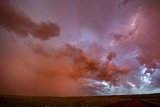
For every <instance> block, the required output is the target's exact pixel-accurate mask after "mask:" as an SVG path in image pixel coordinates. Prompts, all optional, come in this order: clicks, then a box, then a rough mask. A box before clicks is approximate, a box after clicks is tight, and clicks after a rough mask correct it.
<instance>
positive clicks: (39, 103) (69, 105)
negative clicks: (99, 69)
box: [0, 94, 160, 107]
mask: <svg viewBox="0 0 160 107" xmlns="http://www.w3.org/2000/svg"><path fill="white" fill-rule="evenodd" d="M134 99H136V100H139V101H143V102H147V103H148V104H151V105H153V106H155V107H159V106H160V94H149V95H113V96H84V97H82V96H79V97H49V96H15V95H0V107H110V106H112V105H114V104H117V103H120V102H124V101H129V100H134ZM148 107H149V106H148Z"/></svg>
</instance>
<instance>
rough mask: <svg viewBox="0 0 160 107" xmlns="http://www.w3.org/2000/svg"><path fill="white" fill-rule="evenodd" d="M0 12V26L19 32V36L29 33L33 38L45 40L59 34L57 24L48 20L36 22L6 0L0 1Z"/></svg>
mask: <svg viewBox="0 0 160 107" xmlns="http://www.w3.org/2000/svg"><path fill="white" fill-rule="evenodd" d="M0 14H1V15H0V26H1V27H3V28H5V29H7V30H8V31H13V32H15V33H17V34H19V36H21V37H26V36H28V35H29V34H31V35H32V36H33V37H35V38H39V39H41V40H46V39H49V37H56V36H59V34H60V27H59V26H58V25H57V24H55V23H52V22H50V21H47V22H40V23H38V24H37V23H36V22H34V21H32V20H31V18H29V17H28V16H26V15H25V14H24V13H23V12H20V11H18V10H17V9H16V8H15V7H13V6H11V4H10V3H9V1H8V0H7V1H6V0H2V1H1V3H0Z"/></svg>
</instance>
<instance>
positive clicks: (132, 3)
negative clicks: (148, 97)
mask: <svg viewBox="0 0 160 107" xmlns="http://www.w3.org/2000/svg"><path fill="white" fill-rule="evenodd" d="M159 10H160V1H159V0H1V2H0V49H1V51H0V94H18V95H47V96H48V95H49V96H84V95H110V94H137V93H140V94H141V93H160V42H159V41H160V30H159V29H160V21H159V19H160V12H159Z"/></svg>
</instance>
